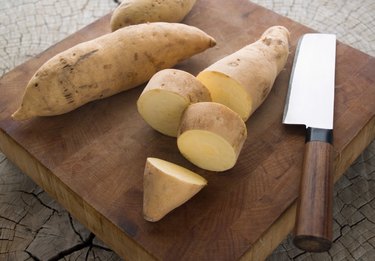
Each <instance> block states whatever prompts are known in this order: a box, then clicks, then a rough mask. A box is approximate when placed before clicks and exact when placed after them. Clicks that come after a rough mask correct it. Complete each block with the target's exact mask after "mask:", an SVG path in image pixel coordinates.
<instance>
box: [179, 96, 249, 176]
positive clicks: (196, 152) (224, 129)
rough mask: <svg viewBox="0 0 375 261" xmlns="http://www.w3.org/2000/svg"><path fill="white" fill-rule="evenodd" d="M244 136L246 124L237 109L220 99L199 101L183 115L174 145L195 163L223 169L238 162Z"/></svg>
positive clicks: (245, 135)
mask: <svg viewBox="0 0 375 261" xmlns="http://www.w3.org/2000/svg"><path fill="white" fill-rule="evenodd" d="M246 137H247V129H246V125H245V123H244V122H243V121H242V119H241V117H240V116H239V115H238V114H237V113H235V112H234V111H232V110H231V109H229V108H228V107H227V106H225V105H222V104H220V103H215V102H198V103H194V104H192V105H190V106H189V107H188V108H187V109H186V110H185V112H184V114H183V116H182V119H181V124H180V128H179V132H178V136H177V146H178V149H179V151H180V152H181V154H182V155H183V156H184V157H185V158H186V159H188V160H189V161H190V162H191V163H193V164H195V165H196V166H198V167H200V168H202V169H206V170H211V171H225V170H228V169H230V168H232V167H233V166H234V165H235V163H236V162H237V158H238V156H239V154H240V151H241V149H242V146H243V144H244V142H245V140H246Z"/></svg>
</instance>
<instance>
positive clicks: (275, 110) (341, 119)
mask: <svg viewBox="0 0 375 261" xmlns="http://www.w3.org/2000/svg"><path fill="white" fill-rule="evenodd" d="M109 18H110V14H109V15H107V16H105V17H103V18H102V19H100V20H98V21H96V22H95V23H93V24H91V25H89V26H87V27H86V28H84V29H82V30H81V31H79V32H77V33H75V34H73V35H71V36H70V37H68V38H67V39H65V40H63V41H62V42H60V43H58V44H56V45H54V46H52V47H51V48H49V49H47V50H46V51H45V52H43V53H41V54H40V55H38V56H36V57H34V58H32V59H30V60H29V61H27V62H26V63H24V64H22V65H20V66H18V67H16V68H15V69H14V70H13V71H11V72H9V73H7V74H6V75H4V76H3V77H2V78H1V80H0V130H1V131H0V149H1V150H2V151H3V152H4V154H6V155H7V157H8V158H9V159H10V160H12V161H13V162H14V163H15V164H17V165H18V166H19V167H20V168H21V169H22V170H23V171H24V172H25V173H26V174H27V175H29V176H30V177H31V178H32V179H33V180H34V181H35V182H36V183H37V184H38V185H39V186H41V187H43V188H44V190H45V191H46V192H48V193H49V194H50V195H52V196H53V197H54V198H55V199H56V200H57V201H58V202H60V203H61V204H62V205H63V206H64V207H65V208H66V209H67V210H69V211H70V212H71V213H72V215H73V216H75V217H76V218H77V219H78V220H80V222H82V223H83V224H84V225H85V226H87V228H89V229H90V230H91V231H92V232H94V233H95V234H96V235H97V236H98V237H99V238H100V239H102V240H103V241H104V242H105V243H106V244H108V245H109V246H110V247H112V248H113V250H115V251H116V252H117V253H118V254H119V255H121V256H122V257H123V258H124V259H126V260H134V259H140V260H146V259H162V260H235V259H240V258H245V259H253V260H261V259H264V258H265V257H266V256H267V255H268V254H269V253H270V252H271V251H272V250H273V249H274V248H275V247H276V246H277V245H278V244H279V243H280V242H281V240H283V239H284V237H285V236H286V235H287V234H288V233H289V232H290V231H291V230H292V228H293V225H294V219H295V200H296V198H297V196H298V183H299V179H300V174H301V165H302V154H303V147H304V132H305V130H304V127H302V126H284V125H282V124H281V119H282V113H283V108H284V102H285V96H286V92H287V87H288V81H289V76H290V70H291V65H292V61H293V57H294V51H295V46H296V42H297V39H298V38H299V37H300V36H301V35H302V34H303V33H307V32H311V31H312V30H311V29H309V28H307V27H305V26H303V25H301V24H298V23H296V22H294V21H292V20H290V19H287V18H285V17H282V16H280V15H277V14H275V13H273V12H271V11H269V10H266V9H264V8H262V7H259V6H257V5H255V4H251V3H249V2H248V1H247V0H236V1H225V0H205V1H198V2H197V4H196V6H195V7H194V9H193V10H192V12H191V13H190V14H189V16H188V17H187V18H186V19H185V21H184V22H185V23H187V24H190V25H194V26H197V27H199V28H201V29H202V30H204V31H206V32H207V33H208V34H210V35H212V36H213V37H215V39H216V40H217V43H218V44H217V46H216V47H214V48H212V49H210V50H207V51H206V52H204V53H202V54H199V55H196V56H194V57H193V58H191V59H189V60H187V61H185V62H182V63H180V64H179V65H178V66H176V68H179V69H183V70H186V71H188V72H191V73H193V74H196V73H198V72H199V71H200V70H202V69H203V68H205V67H206V66H208V65H209V64H211V63H213V62H214V61H216V60H218V59H220V58H221V57H223V56H225V55H226V54H229V53H231V52H233V51H235V50H237V49H239V48H241V47H242V46H244V45H246V44H248V43H251V42H253V41H255V40H256V39H257V38H258V37H259V36H260V35H261V34H262V32H263V31H264V30H265V29H266V28H268V27H269V26H272V25H284V26H286V27H287V28H288V29H289V30H290V31H291V49H290V50H291V53H290V57H289V60H288V63H287V65H286V68H285V70H284V71H282V72H281V74H280V75H279V77H278V78H277V80H276V82H275V85H274V88H273V90H272V91H271V93H270V96H269V97H268V98H267V100H266V101H265V103H264V104H263V105H262V106H261V107H260V108H259V109H258V110H257V111H256V112H255V114H254V115H253V116H252V117H251V118H250V120H249V121H248V122H247V128H248V138H247V140H246V143H245V145H244V148H243V151H242V153H241V155H240V157H239V160H238V163H237V165H236V166H235V167H234V168H233V169H231V170H230V171H227V172H223V173H214V172H209V171H204V170H201V169H199V168H197V167H195V166H193V165H192V164H190V163H189V162H188V161H186V160H185V159H184V158H183V157H182V156H181V155H180V154H179V152H178V149H177V146H176V140H175V139H173V138H169V137H166V136H163V135H161V134H159V133H157V132H155V131H153V130H152V129H151V128H150V127H149V126H147V124H146V123H145V122H144V121H143V120H142V119H141V117H140V116H139V115H138V113H137V110H136V104H135V103H136V100H137V98H138V96H139V94H140V92H141V91H142V87H140V88H136V89H133V90H131V91H127V92H124V93H121V94H118V95H115V96H113V97H110V98H107V99H104V100H101V101H95V102H92V103H89V104H87V105H85V106H83V107H81V108H79V109H77V110H75V111H73V112H71V113H67V114H65V115H61V116H55V117H45V118H36V119H32V120H28V121H24V122H15V121H13V120H12V119H10V115H11V113H13V112H14V111H15V110H16V108H17V107H18V105H19V104H20V102H21V97H22V93H23V91H24V88H25V86H26V84H27V82H28V81H29V79H30V78H31V76H32V75H33V74H34V72H35V71H36V70H37V69H38V68H39V66H41V65H42V64H43V63H44V62H45V61H46V60H48V59H49V58H50V57H52V56H53V55H54V54H56V53H58V52H60V51H62V50H65V49H67V48H68V47H70V46H73V45H75V44H77V43H79V42H82V41H85V40H89V39H93V38H95V37H97V36H99V35H102V34H104V33H107V32H109ZM374 68H375V58H373V57H370V56H368V55H366V54H364V53H361V52H360V51H358V50H355V49H353V48H351V47H349V46H346V45H344V44H342V43H338V45H337V69H336V97H335V122H334V126H335V130H334V136H335V140H334V149H335V159H336V160H335V175H336V178H338V177H339V176H340V175H341V174H343V172H344V171H345V170H346V169H347V168H348V167H349V166H350V164H351V163H352V162H353V161H354V160H355V159H356V157H357V156H358V155H359V154H360V153H361V152H362V151H363V149H364V148H365V147H366V146H367V145H368V144H369V143H370V142H371V141H372V140H373V139H374V137H375V117H374V115H375V102H374V101H375V84H374V83H375V73H374ZM150 156H152V157H159V158H162V159H165V160H168V161H171V162H174V163H177V164H180V165H182V166H185V167H187V168H189V169H191V170H193V171H196V172H197V173H199V174H201V175H202V176H204V177H205V178H206V179H207V180H208V186H207V187H206V188H204V189H203V190H202V191H201V192H200V193H198V194H197V195H196V196H195V197H194V198H193V199H191V200H190V201H188V202H187V203H186V204H184V205H183V206H181V207H179V208H178V209H176V210H174V211H173V212H171V213H170V214H168V215H167V216H166V217H165V218H164V219H162V220H161V221H160V222H157V223H150V222H147V221H145V220H144V219H143V217H142V196H143V187H142V182H143V169H144V164H145V160H146V158H147V157H150Z"/></svg>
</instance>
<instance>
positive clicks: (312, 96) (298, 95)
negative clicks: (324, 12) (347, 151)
mask: <svg viewBox="0 0 375 261" xmlns="http://www.w3.org/2000/svg"><path fill="white" fill-rule="evenodd" d="M335 62H336V36H335V35H334V34H320V33H314V34H305V35H303V36H302V37H301V39H300V40H299V43H298V46H297V50H296V55H295V58H294V63H293V69H292V74H291V78H290V82H289V91H288V96H287V101H286V105H285V109H284V117H283V123H285V124H305V125H306V127H314V128H322V129H333V107H334V92H335Z"/></svg>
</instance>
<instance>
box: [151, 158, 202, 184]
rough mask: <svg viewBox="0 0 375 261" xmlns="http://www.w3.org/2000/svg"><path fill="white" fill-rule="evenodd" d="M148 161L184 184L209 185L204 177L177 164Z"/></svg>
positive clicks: (153, 159)
mask: <svg viewBox="0 0 375 261" xmlns="http://www.w3.org/2000/svg"><path fill="white" fill-rule="evenodd" d="M147 160H148V161H149V162H150V163H151V164H152V165H154V167H156V168H158V169H159V170H160V171H162V172H163V173H164V174H166V175H169V176H171V177H174V178H177V179H179V180H181V181H183V182H186V183H191V184H197V185H206V184H207V180H205V179H204V178H203V177H202V176H200V175H198V174H196V173H195V172H192V171H191V170H188V169H186V168H183V167H181V166H179V165H177V164H174V163H171V162H168V161H165V160H162V159H158V158H148V159H147Z"/></svg>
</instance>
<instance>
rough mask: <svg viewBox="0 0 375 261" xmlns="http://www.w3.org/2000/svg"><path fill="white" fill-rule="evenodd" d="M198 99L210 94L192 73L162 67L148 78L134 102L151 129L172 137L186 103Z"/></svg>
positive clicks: (187, 104)
mask: <svg viewBox="0 0 375 261" xmlns="http://www.w3.org/2000/svg"><path fill="white" fill-rule="evenodd" d="M202 101H211V95H210V93H209V91H208V89H207V88H206V87H205V86H204V85H203V84H202V83H201V82H199V81H198V80H197V79H196V78H195V77H194V76H193V75H191V74H189V73H187V72H184V71H181V70H176V69H165V70H162V71H159V72H158V73H156V74H155V75H154V76H153V77H152V78H151V79H150V81H149V82H148V84H147V86H146V87H145V89H144V90H143V92H142V94H141V96H140V97H139V99H138V101H137V107H138V112H139V113H140V114H141V116H142V118H143V119H144V120H145V121H146V122H147V123H148V124H149V125H150V126H151V127H152V128H154V129H155V130H157V131H159V132H161V133H163V134H165V135H168V136H172V137H176V136H177V131H178V127H179V124H180V121H181V116H182V113H183V112H184V110H185V109H186V108H187V107H188V106H189V105H190V104H192V103H195V102H202Z"/></svg>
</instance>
